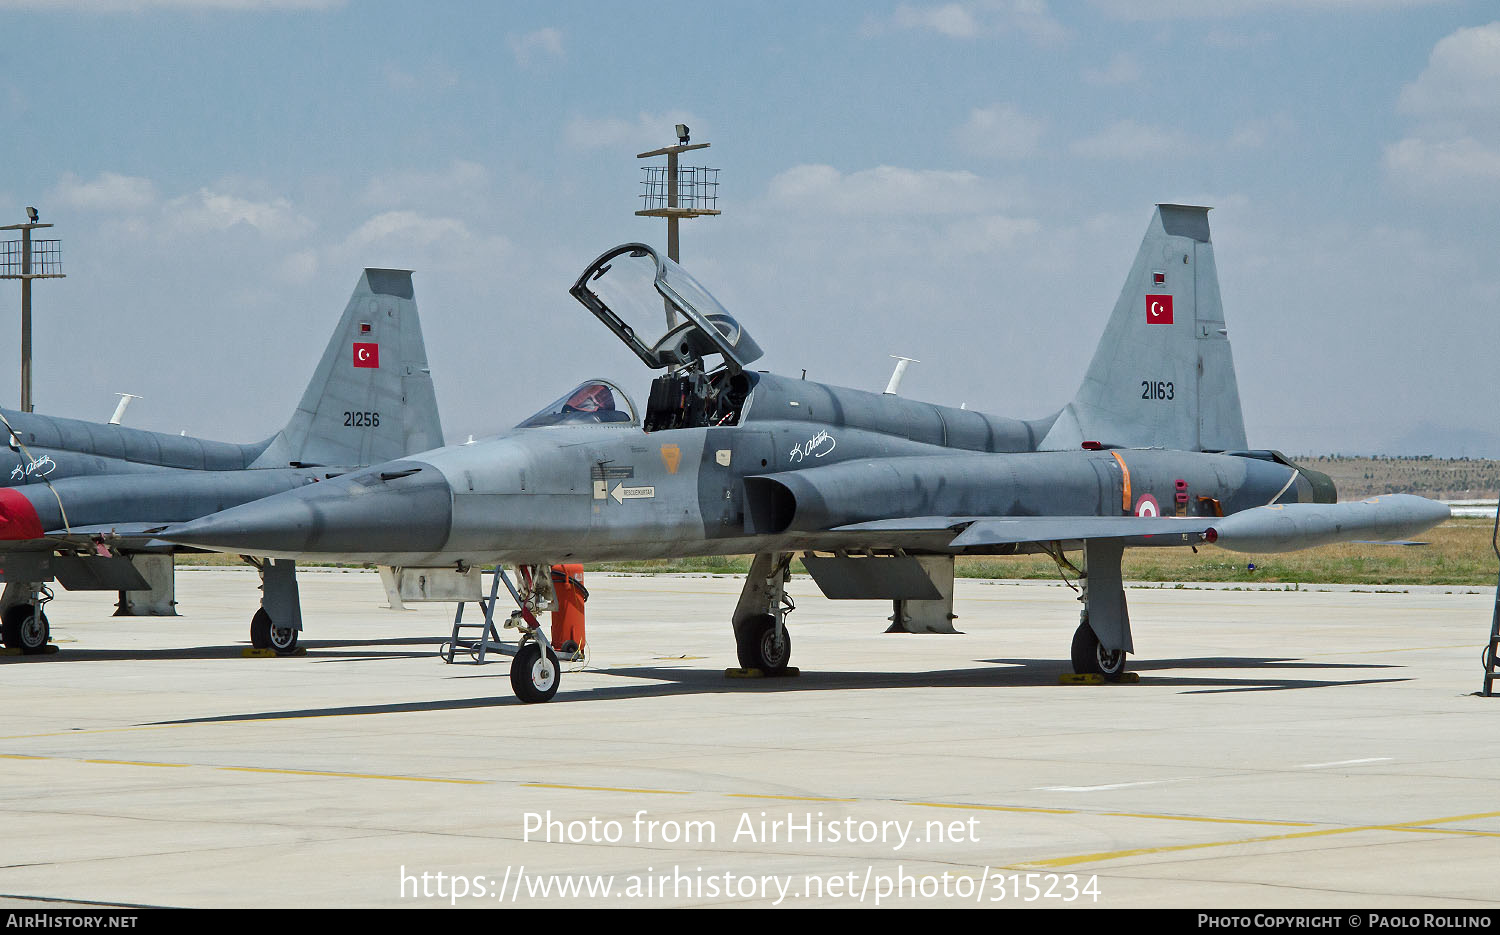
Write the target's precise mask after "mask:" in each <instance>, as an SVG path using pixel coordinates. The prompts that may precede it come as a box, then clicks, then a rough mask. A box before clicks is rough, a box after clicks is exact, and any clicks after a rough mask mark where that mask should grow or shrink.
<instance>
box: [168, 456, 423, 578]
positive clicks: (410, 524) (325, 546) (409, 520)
mask: <svg viewBox="0 0 1500 935" xmlns="http://www.w3.org/2000/svg"><path fill="white" fill-rule="evenodd" d="M452 520H453V493H452V490H451V489H450V488H449V486H448V481H447V479H446V478H444V477H443V475H442V473H441V472H440V471H438V469H437V468H435V467H433V466H432V465H430V464H425V463H423V462H420V461H393V462H390V463H388V464H382V465H380V466H379V467H374V468H369V469H367V470H363V471H360V472H358V473H355V474H349V475H346V476H344V477H338V478H334V479H333V480H329V481H323V482H321V483H317V484H310V485H308V486H306V487H301V488H299V489H297V490H290V491H287V492H286V493H281V494H277V495H276V496H274V497H267V498H265V499H264V500H255V501H253V502H251V503H246V504H243V505H242V506H237V507H234V508H233V509H228V510H224V511H223V512H221V513H214V514H212V515H209V516H205V517H203V518H202V519H196V520H193V521H192V522H188V523H182V524H180V525H177V526H169V527H167V528H166V529H165V530H163V531H162V532H161V533H160V534H159V535H158V538H161V539H165V540H167V541H168V542H176V543H180V544H182V545H190V546H194V547H197V548H203V549H212V550H214V551H217V552H246V553H250V554H257V555H260V554H264V555H309V554H312V555H316V554H323V553H326V554H337V555H361V554H371V555H378V554H387V553H391V552H431V551H436V550H438V549H440V548H442V546H443V544H444V542H446V541H447V539H448V533H449V529H450V527H451V525H452Z"/></svg>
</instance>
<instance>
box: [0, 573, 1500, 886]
mask: <svg viewBox="0 0 1500 935" xmlns="http://www.w3.org/2000/svg"><path fill="white" fill-rule="evenodd" d="M300 581H301V589H302V598H303V602H304V615H305V619H306V622H307V630H306V632H305V633H304V634H303V645H304V646H305V647H306V649H307V654H306V655H304V656H296V657H287V658H245V657H243V656H242V650H243V649H244V648H245V647H247V646H248V642H247V641H248V628H249V618H250V615H251V613H252V612H253V610H254V608H255V607H256V606H257V603H258V592H257V583H258V582H257V579H256V577H255V575H254V574H253V573H252V572H250V571H249V570H248V569H246V570H244V571H241V570H237V569H182V570H180V571H179V575H178V600H179V601H180V602H181V607H180V609H181V612H182V616H181V617H177V618H121V619H116V618H112V617H111V616H110V614H111V613H112V611H113V598H114V595H113V594H88V593H71V592H64V591H59V592H58V593H59V599H58V600H57V602H56V603H55V604H53V605H52V607H51V610H50V612H49V614H48V616H49V617H50V618H51V621H52V627H53V635H54V639H55V640H56V642H57V643H58V646H59V648H60V651H59V652H58V653H57V654H55V655H51V656H44V657H16V656H6V657H3V658H0V699H3V704H4V707H3V711H4V715H3V717H4V721H3V724H0V822H3V827H4V831H3V833H0V905H5V906H7V907H11V908H17V907H19V908H32V909H47V908H58V907H60V906H67V905H142V906H201V907H240V906H244V907H260V906H265V907H273V906H287V907H301V906H390V907H430V906H447V905H450V904H452V905H459V906H466V907H481V906H495V907H499V906H507V905H527V906H550V907H558V908H563V907H572V906H613V907H619V908H627V907H647V906H727V905H738V906H755V907H760V906H771V905H778V904H779V905H782V906H848V907H854V906H864V907H875V906H877V905H880V906H897V905H899V906H940V905H977V906H992V907H1010V906H1017V907H1020V906H1043V907H1064V906H1069V907H1140V906H1154V907H1191V908H1208V907H1211V908H1246V909H1250V908H1272V907H1324V908H1337V909H1350V908H1382V907H1394V908H1418V909H1432V908H1444V907H1445V908H1464V907H1470V908H1482V909H1489V910H1494V909H1496V908H1497V907H1500V891H1497V890H1496V887H1495V873H1496V870H1497V868H1500V755H1497V753H1496V750H1497V746H1496V744H1495V725H1496V724H1497V719H1500V698H1495V699H1486V698H1481V697H1477V696H1476V695H1475V694H1474V693H1475V692H1476V691H1477V690H1478V689H1479V687H1480V683H1481V669H1480V651H1481V647H1482V645H1483V643H1484V640H1485V638H1486V636H1487V634H1488V630H1489V621H1490V614H1491V610H1492V607H1493V601H1494V594H1493V592H1490V591H1487V590H1485V589H1476V588H1401V587H1392V588H1378V587H1370V588H1357V589H1349V588H1338V589H1334V588H1329V589H1308V588H1304V589H1302V590H1295V591H1288V590H1242V589H1237V588H1235V589H1227V588H1219V587H1208V586H1204V587H1193V586H1188V587H1183V588H1172V587H1167V588H1132V589H1130V590H1129V592H1128V598H1129V602H1130V609H1131V617H1132V621H1133V625H1134V629H1135V642H1136V647H1137V649H1138V650H1139V655H1137V656H1135V657H1133V658H1132V669H1133V670H1134V671H1136V672H1138V673H1139V674H1140V682H1139V683H1138V684H1118V685H1064V684H1059V676H1061V675H1063V674H1064V673H1067V672H1070V671H1071V668H1070V666H1069V665H1068V663H1067V661H1066V660H1067V656H1068V647H1069V641H1070V639H1071V636H1072V633H1073V629H1074V627H1075V626H1076V624H1077V619H1078V605H1077V603H1076V602H1075V601H1074V599H1073V597H1074V595H1073V594H1072V592H1070V591H1068V590H1067V589H1065V588H1063V587H1061V586H1058V585H1046V584H1040V583H1017V582H980V581H960V582H959V583H958V591H957V595H958V596H957V603H956V607H955V611H956V613H957V614H958V615H959V619H958V620H957V626H958V628H959V629H960V630H962V631H964V633H963V635H960V636H936V635H926V636H911V635H885V634H884V633H883V632H882V631H883V630H884V629H885V626H886V621H885V617H886V616H887V615H888V614H889V613H890V608H889V606H888V605H885V604H882V603H879V602H865V601H860V602H830V601H826V600H824V599H823V598H822V597H821V596H819V595H818V592H817V590H816V588H815V586H814V585H813V584H812V582H811V581H810V580H809V579H807V578H806V577H800V576H799V577H798V578H796V579H795V580H794V581H793V583H792V586H791V593H792V594H793V595H794V596H795V598H796V600H797V604H798V609H797V611H796V612H795V613H794V614H793V615H792V616H791V618H790V630H791V633H792V637H793V642H794V646H793V663H794V664H796V665H798V666H800V667H801V669H802V674H801V675H800V676H799V677H796V678H785V679H774V680H736V679H728V678H726V677H725V669H726V668H729V667H732V666H735V665H736V664H737V663H736V661H735V658H734V647H733V640H732V638H731V635H730V629H729V624H728V617H729V614H730V612H731V611H732V609H733V607H734V603H735V597H736V595H737V593H738V590H739V587H740V582H739V580H738V579H735V578H732V577H655V578H650V577H630V576H607V575H602V574H594V575H590V576H589V577H588V584H589V587H590V590H591V592H592V598H591V600H590V601H589V604H588V633H589V642H590V647H591V650H592V655H591V658H590V660H589V663H588V667H587V668H586V669H584V670H583V671H577V672H573V671H570V672H567V673H565V674H564V675H563V677H562V685H561V690H560V692H559V694H558V696H557V698H556V699H555V700H554V701H553V702H551V703H549V704H543V705H530V706H526V705H521V704H519V703H517V702H516V701H515V699H514V697H513V696H512V694H511V689H510V683H509V679H508V674H507V673H508V668H509V663H508V660H506V659H504V658H503V657H497V658H496V659H495V661H494V662H492V663H490V664H486V665H484V666H475V665H462V664H456V665H451V666H449V665H444V664H443V663H441V662H440V661H439V660H438V658H437V656H436V652H437V649H438V645H439V644H440V643H441V642H443V641H444V640H445V639H446V638H447V636H448V631H449V629H450V626H451V623H452V615H453V605H451V604H442V605H418V606H419V609H417V610H410V611H406V612H399V613H398V612H392V611H389V610H386V609H383V608H382V607H381V605H382V604H383V603H384V595H383V592H382V591H381V588H380V583H379V580H378V578H377V577H376V576H375V575H374V574H373V573H369V572H324V571H304V572H303V573H302V574H301V576H300ZM469 612H470V613H472V608H471V609H470V611H469Z"/></svg>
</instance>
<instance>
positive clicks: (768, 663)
mask: <svg viewBox="0 0 1500 935" xmlns="http://www.w3.org/2000/svg"><path fill="white" fill-rule="evenodd" d="M734 648H735V652H736V654H737V655H738V656H739V658H740V666H741V667H742V668H745V669H759V670H760V671H762V672H764V673H766V674H767V675H780V674H781V673H783V672H785V671H786V669H787V666H788V665H789V664H790V663H791V661H792V635H791V634H790V633H788V632H787V629H786V627H785V626H783V627H782V628H781V639H777V638H776V618H775V617H773V616H771V615H770V614H761V615H760V616H758V617H751V618H750V619H748V620H746V621H745V622H744V623H742V624H741V625H740V630H739V632H738V633H737V634H735V641H734Z"/></svg>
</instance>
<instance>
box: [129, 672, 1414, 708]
mask: <svg viewBox="0 0 1500 935" xmlns="http://www.w3.org/2000/svg"><path fill="white" fill-rule="evenodd" d="M980 661H982V662H984V663H988V665H985V666H982V667H974V668H965V669H951V670H945V671H938V672H897V673H892V672H839V671H828V670H804V671H803V672H802V674H801V675H799V676H794V677H789V678H759V679H731V678H728V677H727V676H726V675H725V674H724V670H723V669H719V668H688V667H685V666H625V667H619V668H612V669H592V670H590V672H591V673H592V674H595V675H609V676H618V677H621V678H628V679H633V680H642V681H636V682H634V683H633V684H628V685H612V686H604V687H600V688H585V689H576V690H573V691H571V692H570V691H569V687H568V681H569V678H568V674H567V673H565V674H564V677H563V681H562V687H561V689H560V690H559V692H558V695H557V697H556V698H555V699H554V700H553V701H552V702H551V703H552V704H580V703H585V702H591V701H614V700H619V699H627V698H654V697H667V696H674V695H724V694H763V693H781V692H803V691H814V692H819V691H849V690H856V689H901V688H1028V687H1038V686H1052V687H1055V688H1056V689H1057V690H1058V691H1074V692H1081V691H1087V690H1088V689H1089V688H1090V687H1093V686H1073V685H1062V684H1059V682H1058V678H1059V677H1060V676H1062V675H1065V674H1068V673H1070V672H1072V667H1071V666H1070V665H1069V664H1068V663H1066V662H1061V661H1059V660H1056V659H986V660H980ZM1135 668H1136V671H1141V670H1146V671H1144V672H1143V673H1142V675H1141V681H1140V686H1142V687H1149V686H1164V687H1175V688H1180V689H1183V691H1182V693H1183V694H1215V693H1221V692H1249V691H1288V690H1293V689H1308V688H1339V687H1349V686H1354V685H1375V684H1384V683H1390V682H1405V681H1410V679H1409V678H1330V679H1318V678H1283V677H1277V676H1273V675H1271V674H1270V670H1284V669H1309V670H1326V669H1338V670H1360V671H1369V670H1385V669H1399V668H1401V666H1396V665H1389V664H1375V663H1370V664H1363V663H1329V664H1322V663H1308V662H1299V661H1295V660H1292V659H1287V658H1282V657H1221V658H1205V659H1183V660H1155V661H1151V662H1144V663H1142V664H1141V665H1139V666H1137V667H1135ZM1180 668H1196V669H1200V670H1201V669H1223V670H1245V669H1265V670H1267V672H1266V674H1264V675H1260V674H1256V675H1249V676H1231V675H1225V676H1222V677H1217V676H1207V675H1152V674H1150V672H1151V670H1153V669H1160V670H1170V669H1180ZM446 677H448V678H463V679H468V678H500V679H505V680H506V681H507V683H508V680H509V667H508V666H503V665H502V666H500V667H498V668H497V669H495V670H493V671H486V670H480V671H478V672H474V673H465V674H459V675H448V676H446ZM1102 687H1108V688H1114V689H1116V690H1125V691H1128V690H1130V689H1131V688H1134V687H1136V686H1133V685H1125V686H1102ZM520 703H521V702H519V701H517V700H516V698H515V697H514V696H513V695H511V694H510V689H509V685H508V684H506V687H505V691H504V693H503V694H500V695H496V696H491V697H483V698H448V699H441V700H435V701H409V702H391V703H384V704H370V705H347V706H340V707H329V708H300V709H292V710H281V711H262V712H254V713H246V714H229V715H220V716H216V717H205V718H183V719H177V720H170V721H158V722H154V723H155V724H212V723H223V722H232V721H258V720H273V719H284V718H300V717H306V718H317V717H338V716H347V715H367V714H408V713H414V712H425V711H461V710H467V709H470V708H489V707H503V706H506V705H519V704H520Z"/></svg>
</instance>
